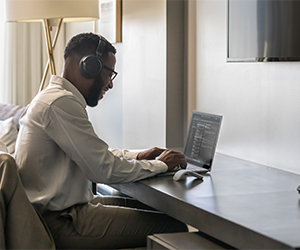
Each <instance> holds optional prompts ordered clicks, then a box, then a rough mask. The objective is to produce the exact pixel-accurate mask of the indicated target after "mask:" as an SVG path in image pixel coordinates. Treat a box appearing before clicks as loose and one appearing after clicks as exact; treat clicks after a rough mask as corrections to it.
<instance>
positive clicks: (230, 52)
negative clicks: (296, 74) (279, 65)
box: [227, 0, 300, 62]
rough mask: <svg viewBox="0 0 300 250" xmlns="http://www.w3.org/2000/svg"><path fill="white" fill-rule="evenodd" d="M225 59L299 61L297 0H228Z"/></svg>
mask: <svg viewBox="0 0 300 250" xmlns="http://www.w3.org/2000/svg"><path fill="white" fill-rule="evenodd" d="M227 14H228V15H227V17H228V26H227V61H228V62H243V61H300V0H228V13H227Z"/></svg>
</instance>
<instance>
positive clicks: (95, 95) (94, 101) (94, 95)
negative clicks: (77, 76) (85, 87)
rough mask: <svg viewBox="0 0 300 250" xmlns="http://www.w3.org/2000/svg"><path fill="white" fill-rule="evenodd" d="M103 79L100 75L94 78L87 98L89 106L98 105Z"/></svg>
mask: <svg viewBox="0 0 300 250" xmlns="http://www.w3.org/2000/svg"><path fill="white" fill-rule="evenodd" d="M102 87H103V81H102V77H101V76H99V77H97V78H95V79H94V82H93V85H92V86H91V87H90V89H89V92H88V95H87V96H86V98H85V100H86V103H87V105H88V106H90V107H95V106H97V105H98V101H99V97H100V95H101V93H102Z"/></svg>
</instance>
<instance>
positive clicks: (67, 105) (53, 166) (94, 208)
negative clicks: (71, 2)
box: [15, 33, 187, 249]
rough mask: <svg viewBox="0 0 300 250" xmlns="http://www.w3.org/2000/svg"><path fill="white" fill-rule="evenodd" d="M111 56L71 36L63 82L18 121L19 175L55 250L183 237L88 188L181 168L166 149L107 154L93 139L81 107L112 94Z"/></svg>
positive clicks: (125, 202)
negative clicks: (92, 184)
mask: <svg viewBox="0 0 300 250" xmlns="http://www.w3.org/2000/svg"><path fill="white" fill-rule="evenodd" d="M115 53H116V50H115V48H114V47H113V46H112V44H110V43H109V42H108V41H107V40H106V39H105V38H103V37H99V36H98V35H95V34H92V33H84V34H79V35H77V36H74V37H73V38H72V39H71V40H70V41H69V43H68V44H67V46H66V48H65V52H64V68H63V73H62V77H60V76H52V77H51V80H50V84H49V85H48V87H47V88H46V89H45V90H44V91H42V92H41V93H39V94H38V95H37V96H36V97H35V98H34V99H33V100H32V102H31V104H30V105H28V107H27V108H26V110H25V111H24V114H23V115H22V117H21V119H20V131H19V136H18V139H17V143H16V153H15V156H16V162H17V164H18V167H19V174H20V177H21V179H22V182H23V185H24V188H25V190H26V193H27V195H28V197H29V200H30V201H31V202H32V203H33V204H34V205H35V207H36V208H37V209H38V210H39V211H40V213H41V214H42V215H43V217H44V219H45V220H46V222H47V224H48V226H49V228H50V230H51V232H52V235H53V238H54V240H55V243H56V246H57V248H68V249H75V248H82V249H89V248H98V249H99V248H105V249H108V248H125V247H138V246H144V245H145V244H146V236H147V235H149V234H154V233H162V232H178V231H186V230H187V228H186V225H184V224H183V223H181V222H178V221H176V220H174V219H172V218H170V217H168V216H166V215H164V214H162V213H159V212H157V211H153V210H151V208H149V207H146V206H145V205H142V204H141V203H139V202H137V201H135V200H132V199H125V198H117V197H113V198H112V197H96V198H95V197H93V195H92V193H91V191H90V189H89V182H90V181H92V182H98V183H108V184H109V183H125V182H132V181H137V180H140V179H143V178H147V177H151V176H154V175H156V174H158V173H162V172H166V171H168V170H171V169H173V168H174V167H175V166H177V165H181V166H182V167H185V166H186V161H185V157H184V155H183V154H181V153H177V152H173V151H169V150H163V149H159V148H153V149H150V150H146V151H143V152H140V153H133V152H129V151H126V150H108V146H107V144H106V143H105V142H104V141H102V140H101V139H100V138H99V137H98V136H97V135H96V134H95V132H94V130H93V127H92V125H91V123H90V122H89V120H88V116H87V112H86V109H85V108H86V105H89V106H91V107H94V106H96V105H97V104H98V101H99V100H100V99H102V98H103V96H104V95H105V93H106V92H107V91H108V90H109V89H111V88H112V87H113V79H114V78H115V76H116V75H117V72H115V70H114V68H115V63H116V58H115ZM156 158H157V160H155V159H156Z"/></svg>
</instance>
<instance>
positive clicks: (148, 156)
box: [137, 147, 165, 160]
mask: <svg viewBox="0 0 300 250" xmlns="http://www.w3.org/2000/svg"><path fill="white" fill-rule="evenodd" d="M164 151H165V149H162V148H158V147H154V148H151V149H148V150H145V151H142V152H140V153H139V154H138V156H137V159H138V160H154V159H155V158H156V157H157V156H159V155H160V154H161V153H162V152H164Z"/></svg>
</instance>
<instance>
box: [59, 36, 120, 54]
mask: <svg viewBox="0 0 300 250" xmlns="http://www.w3.org/2000/svg"><path fill="white" fill-rule="evenodd" d="M101 39H102V40H104V41H105V42H106V44H105V47H104V51H103V56H106V55H107V54H108V52H112V53H113V54H116V53H117V50H116V48H115V47H114V46H113V45H112V44H111V43H110V42H109V41H107V39H106V38H104V37H103V36H101ZM99 40H100V36H99V35H97V34H94V33H81V34H78V35H75V36H73V37H72V38H71V39H70V41H69V42H68V43H67V45H66V47H65V51H64V58H65V59H66V58H68V57H70V56H72V55H73V54H77V55H79V56H81V57H83V56H86V55H95V54H96V49H97V47H98V44H99Z"/></svg>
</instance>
